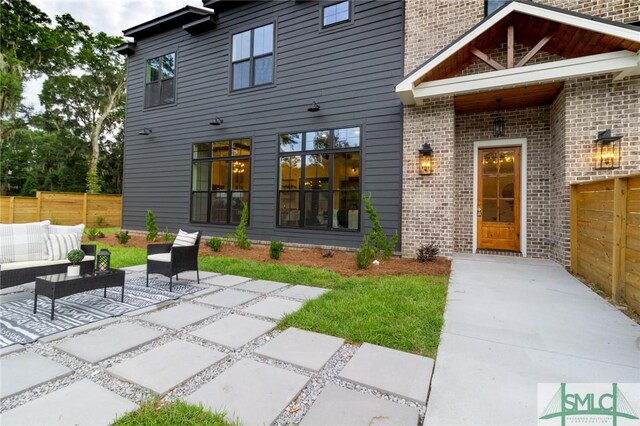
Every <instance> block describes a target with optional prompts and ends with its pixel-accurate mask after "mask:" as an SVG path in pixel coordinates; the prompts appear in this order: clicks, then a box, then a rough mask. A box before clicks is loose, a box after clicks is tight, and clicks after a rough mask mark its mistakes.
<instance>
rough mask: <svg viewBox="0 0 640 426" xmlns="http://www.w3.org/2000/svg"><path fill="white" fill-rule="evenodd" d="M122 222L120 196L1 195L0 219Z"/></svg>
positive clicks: (85, 222) (107, 223)
mask: <svg viewBox="0 0 640 426" xmlns="http://www.w3.org/2000/svg"><path fill="white" fill-rule="evenodd" d="M98 217H102V218H104V222H103V224H102V226H121V225H122V196H121V195H113V194H84V193H70V192H37V193H36V196H35V197H6V196H3V197H0V223H26V222H37V221H40V220H47V219H49V220H51V221H52V222H54V223H58V224H60V225H77V224H79V223H84V224H86V225H87V226H88V227H90V226H95V225H96V219H97V218H98Z"/></svg>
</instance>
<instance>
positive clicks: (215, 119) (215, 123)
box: [209, 115, 224, 126]
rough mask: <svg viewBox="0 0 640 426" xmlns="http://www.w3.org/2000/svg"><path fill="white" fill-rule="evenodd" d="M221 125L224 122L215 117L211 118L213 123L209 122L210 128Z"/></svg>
mask: <svg viewBox="0 0 640 426" xmlns="http://www.w3.org/2000/svg"><path fill="white" fill-rule="evenodd" d="M222 123H224V120H223V119H222V118H220V117H218V116H217V115H216V116H215V117H214V118H213V121H210V122H209V124H211V125H212V126H221V125H222Z"/></svg>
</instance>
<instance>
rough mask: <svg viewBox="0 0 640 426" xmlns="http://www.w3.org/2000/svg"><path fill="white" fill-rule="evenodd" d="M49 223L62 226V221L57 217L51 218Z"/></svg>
mask: <svg viewBox="0 0 640 426" xmlns="http://www.w3.org/2000/svg"><path fill="white" fill-rule="evenodd" d="M49 222H51V224H52V225H60V221H59V220H58V219H57V218H56V217H55V216H51V219H49Z"/></svg>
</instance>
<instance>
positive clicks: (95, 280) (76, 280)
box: [33, 269, 124, 320]
mask: <svg viewBox="0 0 640 426" xmlns="http://www.w3.org/2000/svg"><path fill="white" fill-rule="evenodd" d="M107 287H122V294H121V296H120V301H121V302H123V301H124V271H121V270H119V269H111V270H109V271H106V272H95V273H93V274H80V275H78V276H74V277H70V276H68V275H67V274H54V275H45V276H43V277H36V290H35V294H34V296H33V313H34V314H35V313H36V310H37V309H38V295H41V296H46V297H48V298H49V299H51V319H52V320H53V309H54V307H55V304H56V299H59V298H61V297H65V296H71V295H72V294H76V293H82V292H84V291H89V290H95V289H98V288H104V297H107Z"/></svg>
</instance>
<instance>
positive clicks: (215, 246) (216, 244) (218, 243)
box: [207, 237, 222, 252]
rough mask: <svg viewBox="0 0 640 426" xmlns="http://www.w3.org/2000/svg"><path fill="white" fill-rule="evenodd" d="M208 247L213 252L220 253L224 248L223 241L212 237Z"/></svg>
mask: <svg viewBox="0 0 640 426" xmlns="http://www.w3.org/2000/svg"><path fill="white" fill-rule="evenodd" d="M207 245H208V246H209V247H210V248H211V250H213V251H215V252H218V251H220V249H221V248H222V240H221V239H220V238H216V237H211V238H209V241H207Z"/></svg>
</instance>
